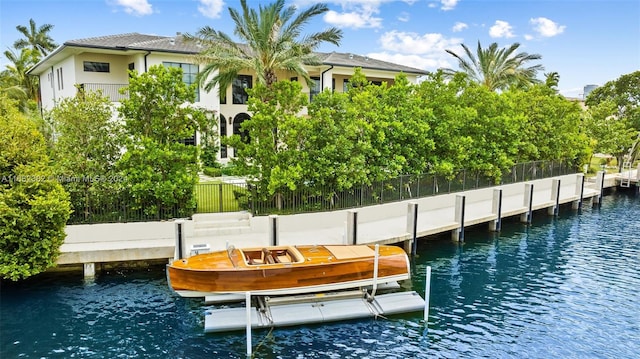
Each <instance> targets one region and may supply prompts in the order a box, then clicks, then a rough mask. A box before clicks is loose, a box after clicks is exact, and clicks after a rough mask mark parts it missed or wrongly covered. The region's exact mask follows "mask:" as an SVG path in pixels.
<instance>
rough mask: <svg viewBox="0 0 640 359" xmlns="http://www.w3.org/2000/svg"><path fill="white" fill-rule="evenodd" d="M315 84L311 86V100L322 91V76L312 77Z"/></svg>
mask: <svg viewBox="0 0 640 359" xmlns="http://www.w3.org/2000/svg"><path fill="white" fill-rule="evenodd" d="M311 80H312V81H313V86H311V88H309V102H311V101H313V98H314V97H315V96H316V95H317V94H319V93H320V78H319V77H312V78H311Z"/></svg>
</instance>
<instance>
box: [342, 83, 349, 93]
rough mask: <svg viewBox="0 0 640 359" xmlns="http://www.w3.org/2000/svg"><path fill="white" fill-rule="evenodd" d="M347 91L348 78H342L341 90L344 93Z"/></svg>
mask: <svg viewBox="0 0 640 359" xmlns="http://www.w3.org/2000/svg"><path fill="white" fill-rule="evenodd" d="M347 91H349V80H343V82H342V92H344V93H346V92H347Z"/></svg>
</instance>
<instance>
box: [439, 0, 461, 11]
mask: <svg viewBox="0 0 640 359" xmlns="http://www.w3.org/2000/svg"><path fill="white" fill-rule="evenodd" d="M440 3H441V4H442V7H441V8H440V9H442V10H445V11H447V10H453V9H454V8H455V7H456V5H457V4H458V0H440Z"/></svg>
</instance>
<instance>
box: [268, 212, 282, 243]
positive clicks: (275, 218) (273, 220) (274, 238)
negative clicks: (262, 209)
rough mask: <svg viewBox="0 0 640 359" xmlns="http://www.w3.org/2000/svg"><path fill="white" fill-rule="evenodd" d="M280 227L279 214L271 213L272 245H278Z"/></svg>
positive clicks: (270, 240)
mask: <svg viewBox="0 0 640 359" xmlns="http://www.w3.org/2000/svg"><path fill="white" fill-rule="evenodd" d="M278 227H279V226H278V215H277V214H272V215H270V216H269V243H271V245H272V246H277V245H278V242H279V238H278V234H279V233H278V232H279V229H280V228H278Z"/></svg>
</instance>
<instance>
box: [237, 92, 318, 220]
mask: <svg viewBox="0 0 640 359" xmlns="http://www.w3.org/2000/svg"><path fill="white" fill-rule="evenodd" d="M301 90H302V88H301V86H300V84H299V83H297V82H290V81H278V82H276V83H274V84H273V86H272V88H271V89H269V88H267V87H266V85H263V84H258V85H256V86H255V87H254V88H253V89H249V95H250V97H249V103H248V106H249V107H248V109H249V111H251V112H252V113H253V114H254V115H253V117H252V118H251V119H250V120H248V121H245V122H243V124H242V131H246V132H247V133H248V134H249V136H248V138H242V137H241V136H240V135H233V136H231V137H230V138H229V139H228V140H227V143H228V144H229V145H231V146H233V147H235V148H236V150H237V152H236V158H235V159H234V163H235V164H236V165H237V166H238V168H239V169H240V170H241V172H242V173H245V174H246V175H247V176H248V178H249V179H250V181H251V182H252V183H253V184H255V185H256V187H257V192H258V194H259V195H260V196H261V199H266V198H267V197H269V196H275V197H276V203H277V207H278V208H282V193H283V192H284V191H286V190H295V189H297V188H298V187H299V186H300V184H301V183H302V182H304V181H305V180H306V179H305V174H306V173H305V171H304V167H305V166H306V162H305V161H303V160H302V159H303V158H304V157H305V156H306V153H305V137H306V135H307V134H306V133H305V131H300V126H301V125H302V123H301V122H303V121H304V120H303V119H302V118H300V117H298V113H299V112H300V110H302V108H303V107H304V106H305V105H306V104H307V97H306V96H305V95H304V94H303V93H302V92H301ZM276 128H277V130H275V129H276ZM310 160H312V159H310Z"/></svg>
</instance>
